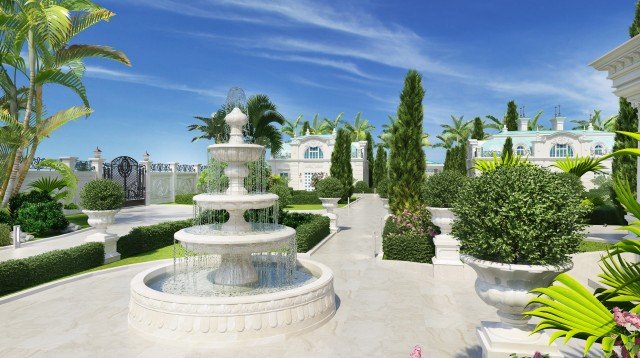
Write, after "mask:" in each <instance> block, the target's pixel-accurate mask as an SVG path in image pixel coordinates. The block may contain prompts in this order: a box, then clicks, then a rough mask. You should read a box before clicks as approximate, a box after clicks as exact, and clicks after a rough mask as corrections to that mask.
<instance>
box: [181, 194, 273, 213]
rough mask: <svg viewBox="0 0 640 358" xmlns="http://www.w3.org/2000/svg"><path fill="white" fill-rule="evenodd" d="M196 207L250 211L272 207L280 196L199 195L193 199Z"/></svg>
mask: <svg viewBox="0 0 640 358" xmlns="http://www.w3.org/2000/svg"><path fill="white" fill-rule="evenodd" d="M193 201H194V202H195V203H196V205H197V206H198V207H200V208H202V209H210V210H249V209H264V208H269V207H272V206H273V205H274V204H275V202H276V201H278V196H277V195H276V194H271V193H265V194H247V195H230V194H198V195H196V196H194V197H193Z"/></svg>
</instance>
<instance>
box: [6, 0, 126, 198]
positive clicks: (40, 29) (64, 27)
mask: <svg viewBox="0 0 640 358" xmlns="http://www.w3.org/2000/svg"><path fill="white" fill-rule="evenodd" d="M0 11H1V12H2V17H0V29H1V30H2V37H1V38H0V54H1V57H2V64H0V88H2V90H3V91H4V97H5V100H6V103H8V109H9V111H8V115H9V116H10V117H11V118H12V120H13V121H14V122H15V121H19V116H20V115H22V116H23V120H22V127H23V131H22V135H23V136H25V137H24V138H23V140H22V141H21V143H20V145H19V146H18V148H16V150H15V154H14V155H13V157H12V158H10V159H9V161H10V162H11V163H10V165H9V167H10V168H11V170H10V174H9V177H8V179H7V180H5V181H4V182H3V183H2V186H1V187H0V195H1V196H2V197H3V200H2V205H6V203H7V202H8V200H9V198H10V197H11V196H12V195H14V194H16V193H17V192H18V191H19V190H20V187H21V186H22V183H23V181H24V178H25V177H26V174H27V171H28V169H29V166H30V165H31V163H32V161H33V157H34V156H35V152H36V150H37V148H38V145H39V143H40V142H41V141H42V139H44V138H45V137H46V136H48V135H49V134H50V133H51V132H53V131H54V130H55V129H57V128H58V127H60V126H61V125H63V124H65V123H67V122H69V121H71V120H75V119H77V118H79V117H82V116H87V115H89V114H90V113H91V109H90V108H89V101H88V98H87V94H86V89H85V87H84V84H83V83H82V76H83V75H84V70H85V67H84V63H83V61H84V60H85V59H86V58H89V57H102V58H107V59H112V60H116V61H118V62H121V63H124V64H126V65H130V62H129V59H128V58H127V57H126V56H125V55H124V54H123V53H122V52H120V51H116V50H114V49H112V48H110V47H107V46H99V45H69V42H70V41H71V40H72V39H73V38H74V37H75V36H77V35H78V34H79V33H81V32H82V31H84V30H86V29H87V28H89V27H91V26H93V25H95V24H96V23H98V22H101V21H108V20H109V19H110V18H111V17H112V16H114V15H115V14H114V13H113V12H111V11H109V10H107V9H104V8H102V7H100V6H98V5H96V4H93V3H91V2H90V1H89V0H84V1H65V2H56V1H45V0H29V1H27V0H21V1H4V2H1V3H0ZM25 47H26V49H25ZM23 50H26V57H27V62H28V64H26V63H25V61H24V59H23V58H22V55H21V51H23ZM11 72H12V74H13V76H12V75H10V74H9V73H11ZM18 73H19V74H20V75H22V76H24V77H25V79H26V80H27V81H28V86H27V87H26V102H25V104H24V110H23V111H20V109H19V108H20V107H21V105H20V103H21V98H22V96H21V93H22V94H24V92H25V91H24V90H22V91H21V90H19V89H18V87H17V85H16V82H17V81H18V78H17V74H18ZM47 83H55V84H58V85H62V86H64V87H67V88H68V89H71V90H72V91H74V92H75V93H76V94H77V95H78V96H79V97H80V99H81V100H82V102H83V104H84V106H83V107H71V108H69V109H66V110H62V111H60V112H58V113H56V114H54V115H52V116H50V117H48V118H44V104H43V98H42V93H43V86H44V85H45V84H47ZM43 133H47V134H46V135H44V134H43Z"/></svg>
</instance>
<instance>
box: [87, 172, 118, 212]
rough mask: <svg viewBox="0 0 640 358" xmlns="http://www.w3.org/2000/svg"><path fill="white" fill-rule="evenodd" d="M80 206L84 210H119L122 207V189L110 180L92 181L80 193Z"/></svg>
mask: <svg viewBox="0 0 640 358" xmlns="http://www.w3.org/2000/svg"><path fill="white" fill-rule="evenodd" d="M80 205H81V206H82V208H83V209H85V210H115V209H120V208H122V205H124V189H123V188H122V186H121V185H120V184H118V183H116V182H114V181H112V180H108V179H96V180H92V181H90V182H88V183H87V185H85V186H84V187H83V188H82V191H81V192H80Z"/></svg>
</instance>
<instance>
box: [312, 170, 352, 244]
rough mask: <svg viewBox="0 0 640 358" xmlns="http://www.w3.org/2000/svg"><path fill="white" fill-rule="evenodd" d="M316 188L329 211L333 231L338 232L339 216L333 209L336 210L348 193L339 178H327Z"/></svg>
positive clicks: (318, 183)
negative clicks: (341, 199) (339, 202)
mask: <svg viewBox="0 0 640 358" xmlns="http://www.w3.org/2000/svg"><path fill="white" fill-rule="evenodd" d="M315 188H316V193H317V194H318V196H319V197H320V201H321V202H322V207H324V208H325V209H326V210H327V214H326V216H328V217H329V219H330V220H331V226H330V228H331V231H333V232H335V231H338V216H337V215H336V214H335V213H334V212H333V209H335V208H336V206H337V205H338V201H339V200H340V198H341V197H342V196H343V195H344V193H345V191H346V189H345V187H344V185H343V184H342V182H341V181H340V180H338V179H337V178H334V177H326V178H324V179H321V180H319V181H318V182H317V183H316V186H315Z"/></svg>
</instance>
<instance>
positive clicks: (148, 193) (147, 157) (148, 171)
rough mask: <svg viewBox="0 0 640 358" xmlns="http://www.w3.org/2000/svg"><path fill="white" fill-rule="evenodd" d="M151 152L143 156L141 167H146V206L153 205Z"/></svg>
mask: <svg viewBox="0 0 640 358" xmlns="http://www.w3.org/2000/svg"><path fill="white" fill-rule="evenodd" d="M150 157H151V156H150V155H149V152H147V151H145V152H144V154H143V155H142V161H141V162H140V165H142V166H144V205H150V204H151V163H153V162H152V161H151V159H150Z"/></svg>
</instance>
